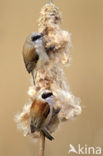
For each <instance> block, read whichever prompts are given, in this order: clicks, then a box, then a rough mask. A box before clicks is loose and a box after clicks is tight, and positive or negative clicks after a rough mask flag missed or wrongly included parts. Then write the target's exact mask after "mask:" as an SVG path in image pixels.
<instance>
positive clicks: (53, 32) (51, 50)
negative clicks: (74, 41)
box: [38, 3, 71, 64]
mask: <svg viewBox="0 0 103 156" xmlns="http://www.w3.org/2000/svg"><path fill="white" fill-rule="evenodd" d="M61 21H62V18H61V14H60V11H59V9H58V8H57V7H56V6H55V5H54V4H53V3H49V4H46V5H45V6H44V7H43V8H42V9H41V12H40V19H39V30H38V31H39V32H43V33H44V36H45V37H44V45H45V48H46V50H47V52H48V54H49V56H50V58H51V59H53V62H56V63H58V62H60V63H62V64H66V63H68V61H69V48H70V47H71V40H70V34H69V33H68V32H67V31H64V30H62V29H61V27H60V24H61Z"/></svg>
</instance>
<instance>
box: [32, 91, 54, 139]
mask: <svg viewBox="0 0 103 156" xmlns="http://www.w3.org/2000/svg"><path fill="white" fill-rule="evenodd" d="M52 100H53V94H52V93H51V92H50V91H46V92H45V93H43V94H42V95H41V97H40V98H39V99H36V100H34V102H33V104H32V106H31V109H30V130H31V133H34V132H35V131H40V132H42V133H43V134H44V136H45V137H47V138H48V139H49V140H53V139H54V138H53V137H52V136H51V135H50V134H49V132H48V130H47V129H46V126H47V125H48V123H49V122H50V120H51V117H52V113H53V104H52Z"/></svg>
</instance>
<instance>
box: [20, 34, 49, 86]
mask: <svg viewBox="0 0 103 156" xmlns="http://www.w3.org/2000/svg"><path fill="white" fill-rule="evenodd" d="M22 53H23V58H24V63H25V67H26V69H27V71H28V73H31V74H32V77H33V81H34V84H35V76H36V71H37V70H38V69H39V68H40V67H41V66H42V65H43V64H44V63H46V62H47V61H48V60H49V58H48V55H47V53H46V50H45V47H44V45H43V33H41V34H39V33H36V32H33V33H31V34H30V35H29V36H27V38H26V40H25V42H24V46H23V51H22ZM34 75H35V76H34Z"/></svg>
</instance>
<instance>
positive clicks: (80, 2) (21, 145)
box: [0, 0, 103, 156]
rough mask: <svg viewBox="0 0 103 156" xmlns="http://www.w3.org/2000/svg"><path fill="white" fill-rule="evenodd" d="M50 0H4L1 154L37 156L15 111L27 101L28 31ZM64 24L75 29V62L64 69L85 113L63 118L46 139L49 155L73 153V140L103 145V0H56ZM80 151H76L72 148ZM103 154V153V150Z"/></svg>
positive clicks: (0, 5) (0, 1)
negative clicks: (25, 58)
mask: <svg viewBox="0 0 103 156" xmlns="http://www.w3.org/2000/svg"><path fill="white" fill-rule="evenodd" d="M46 2H48V0H37V1H36V0H26V1H25V0H18V1H17V0H9V1H8V0H0V156H22V155H25V156H34V155H35V156H37V155H38V150H39V142H38V143H37V144H34V143H33V142H32V141H31V140H29V139H28V138H26V137H24V136H23V133H22V132H20V131H18V130H17V128H16V123H15V122H14V115H15V114H16V113H17V112H21V110H22V107H23V106H24V104H26V103H27V101H28V95H27V90H28V87H29V85H30V75H29V74H28V73H27V72H26V69H25V67H24V62H23V58H22V54H21V51H22V46H23V43H24V40H25V38H26V36H27V35H28V34H29V33H30V32H33V31H37V19H38V17H39V13H40V10H41V7H42V6H43V5H44V4H45V3H46ZM54 3H55V4H56V5H57V6H58V7H59V9H60V10H61V12H62V15H63V23H62V28H63V29H64V30H68V31H69V32H70V33H71V34H72V36H71V37H72V44H73V47H72V49H71V55H72V64H71V66H70V67H68V68H67V69H65V71H66V77H67V81H68V85H69V86H70V88H71V91H72V93H73V94H74V95H75V96H77V97H80V98H81V105H82V107H83V112H82V114H81V115H80V116H79V117H77V118H75V119H74V120H73V121H68V122H66V123H64V124H62V126H61V128H60V129H59V130H58V131H57V132H56V133H55V134H54V137H55V141H53V142H49V141H48V140H47V141H46V151H45V156H48V155H49V156H68V150H69V144H72V145H74V147H77V145H78V144H81V146H84V145H85V144H86V145H87V146H94V147H95V146H100V147H102V148H103V0H54ZM70 155H71V156H75V154H70ZM102 155H103V153H102Z"/></svg>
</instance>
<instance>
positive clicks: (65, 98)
mask: <svg viewBox="0 0 103 156" xmlns="http://www.w3.org/2000/svg"><path fill="white" fill-rule="evenodd" d="M61 21H62V20H61V14H60V12H59V10H58V9H57V8H56V6H55V5H54V4H52V3H48V4H46V5H45V6H44V7H43V8H42V10H41V13H40V19H39V28H38V31H39V33H43V34H44V37H43V46H44V47H45V50H46V53H47V55H48V60H47V61H46V62H45V63H44V64H43V65H42V66H40V67H39V68H38V69H37V71H36V75H35V76H34V77H35V86H34V85H33V84H32V86H30V87H29V90H28V95H29V98H30V103H29V104H28V105H26V106H24V109H23V112H22V113H21V114H19V115H17V116H16V121H17V123H18V127H19V128H21V129H22V130H23V131H24V135H26V136H31V137H32V138H33V139H34V138H35V139H36V138H39V137H40V130H37V131H36V132H35V133H32V132H31V130H30V122H31V109H32V107H33V105H34V103H35V101H37V102H38V101H40V102H41V103H42V104H43V103H44V102H47V104H48V105H49V107H50V109H51V110H50V113H51V116H49V120H48V122H47V120H45V123H46V124H45V126H44V127H45V128H46V130H47V131H48V133H53V132H55V131H56V129H57V128H58V126H59V125H60V123H61V122H63V121H68V120H70V119H73V118H74V117H75V116H77V115H79V114H80V113H81V106H80V99H79V98H76V97H75V96H74V95H73V94H72V93H71V92H70V90H69V89H68V85H67V83H66V81H65V76H64V71H63V69H62V66H63V64H66V63H68V60H69V48H70V46H71V40H70V34H69V33H68V32H67V31H64V30H62V29H61V27H60V23H61ZM34 73H35V72H34ZM47 92H50V93H52V94H53V97H50V99H49V101H47V99H48V98H47V99H46V98H45V96H44V97H43V95H44V93H47ZM51 107H52V108H51ZM39 111H40V110H39ZM49 115H50V114H49ZM42 127H43V126H42Z"/></svg>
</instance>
